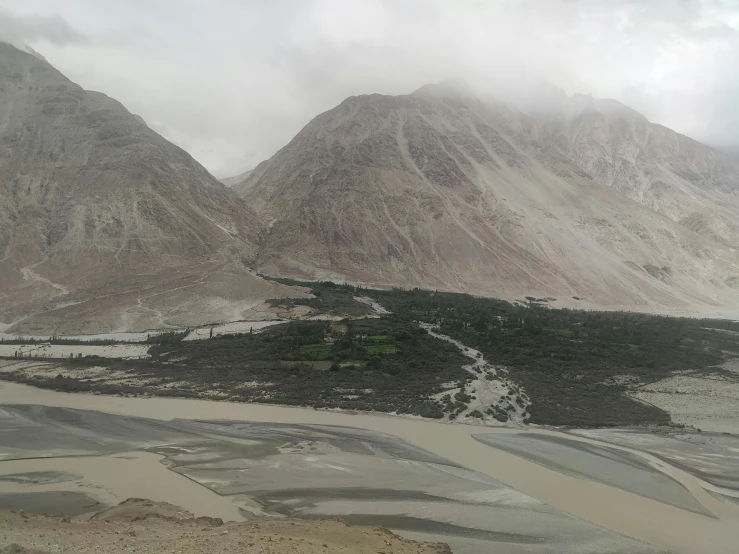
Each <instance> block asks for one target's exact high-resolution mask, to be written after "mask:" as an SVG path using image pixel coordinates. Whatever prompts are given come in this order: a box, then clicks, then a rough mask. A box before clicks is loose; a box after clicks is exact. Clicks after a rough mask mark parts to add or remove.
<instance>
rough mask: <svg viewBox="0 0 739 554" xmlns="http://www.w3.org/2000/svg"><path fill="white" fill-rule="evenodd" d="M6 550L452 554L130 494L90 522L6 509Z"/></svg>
mask: <svg viewBox="0 0 739 554" xmlns="http://www.w3.org/2000/svg"><path fill="white" fill-rule="evenodd" d="M0 547H1V548H0V553H2V554H45V553H49V554H56V553H58V552H75V553H84V552H95V553H98V554H109V553H110V554H113V553H118V552H126V553H130V552H138V553H141V554H148V553H151V554H154V553H169V552H171V553H181V554H191V553H192V554H195V553H197V554H202V553H203V552H208V553H211V554H216V553H220V552H223V553H226V552H228V553H234V552H244V553H249V554H251V553H254V554H257V553H260V554H283V553H291V554H294V553H301V554H302V553H305V554H314V553H319V552H320V553H331V552H337V553H338V552H342V553H350V554H377V553H384V554H451V552H452V551H451V550H450V549H449V547H448V546H447V545H445V544H440V543H436V544H433V543H421V542H415V541H411V540H407V539H403V538H401V537H399V536H398V535H395V534H394V533H391V532H390V531H388V530H387V529H383V528H381V527H361V526H355V525H350V524H348V523H346V522H344V521H342V520H340V519H329V520H315V521H297V520H259V521H248V522H242V523H225V524H224V523H222V522H221V520H220V519H217V518H208V517H205V518H204V517H200V518H195V517H193V515H192V514H191V513H190V512H187V511H185V510H183V509H181V508H179V507H177V506H173V505H172V504H167V503H161V502H152V501H150V500H143V499H128V500H125V501H124V502H121V503H120V504H119V505H118V506H115V507H113V508H109V509H107V510H103V511H102V512H99V513H97V514H95V515H94V516H93V517H92V518H91V519H90V520H88V521H79V520H70V519H69V518H57V517H46V516H30V515H27V514H25V513H23V512H9V511H4V512H0Z"/></svg>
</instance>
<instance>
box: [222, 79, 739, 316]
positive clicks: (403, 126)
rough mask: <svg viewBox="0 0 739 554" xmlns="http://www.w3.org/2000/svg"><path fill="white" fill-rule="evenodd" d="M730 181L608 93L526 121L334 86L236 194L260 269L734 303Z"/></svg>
mask: <svg viewBox="0 0 739 554" xmlns="http://www.w3.org/2000/svg"><path fill="white" fill-rule="evenodd" d="M580 104H584V105H582V106H581V105H580ZM555 108H556V109H555ZM738 181H739V165H737V164H736V163H733V162H731V161H730V160H729V158H728V157H726V156H724V155H722V154H720V153H718V152H716V151H714V150H711V149H710V148H708V147H705V146H703V145H701V144H698V143H696V142H695V141H692V140H690V139H688V138H686V137H683V136H681V135H678V134H677V133H674V132H672V131H670V130H669V129H666V128H664V127H661V126H658V125H653V124H651V123H649V122H648V121H647V120H646V119H645V118H643V117H642V116H640V115H639V114H637V113H635V112H633V111H632V110H629V109H628V108H626V107H624V106H622V105H620V104H618V103H616V102H613V101H588V102H582V99H567V100H566V102H563V105H561V106H554V107H551V108H550V109H548V110H547V111H546V113H545V114H536V115H534V116H527V115H524V114H523V113H521V112H519V111H518V110H515V109H512V108H509V107H507V106H505V105H503V104H499V103H496V102H488V101H485V102H483V101H481V100H479V99H477V98H476V97H474V96H473V95H472V94H471V93H469V92H467V91H466V90H465V89H464V88H460V87H458V86H456V85H453V84H448V83H445V84H441V85H428V86H425V87H423V88H421V89H419V90H418V91H416V92H414V93H413V94H410V95H406V96H395V97H392V96H382V95H368V96H359V97H351V98H348V99H347V100H345V101H344V102H342V103H341V104H340V105H339V106H337V107H336V108H334V109H332V110H330V111H328V112H326V113H323V114H321V115H319V116H318V117H316V118H315V119H314V120H313V121H311V122H310V123H309V124H308V125H307V126H306V127H305V128H304V129H303V130H302V131H301V132H300V133H299V134H298V135H297V136H296V137H295V138H294V139H293V140H292V141H291V142H290V143H289V144H288V145H287V146H285V147H284V148H283V149H282V150H280V151H279V152H278V153H277V154H275V156H273V157H272V158H271V159H270V160H268V161H266V162H263V163H262V164H260V165H259V166H257V167H256V168H255V169H254V171H253V172H252V173H251V174H250V175H249V177H248V178H247V179H246V180H244V181H243V182H242V183H240V184H239V185H236V186H235V190H237V192H239V194H241V195H242V197H243V198H245V199H246V200H247V203H249V205H251V206H252V207H254V208H255V209H256V210H257V211H258V212H259V213H260V214H264V217H265V219H267V220H268V222H269V224H270V227H269V232H268V234H267V236H266V238H265V239H264V241H263V242H262V243H261V246H260V250H259V255H258V258H257V260H258V265H259V267H260V268H261V269H263V270H265V271H266V272H268V273H273V274H281V275H298V276H311V277H313V276H315V277H332V278H343V279H347V280H351V281H357V282H363V283H371V284H378V285H390V284H393V285H404V286H423V287H431V288H440V289H446V290H459V291H466V292H472V293H478V294H484V295H492V296H499V297H508V298H521V297H522V296H524V295H531V296H537V297H557V298H559V299H560V301H562V300H568V301H569V303H570V304H575V305H583V306H585V305H598V306H609V307H617V306H620V307H640V308H643V309H647V308H649V309H659V308H666V307H670V308H676V307H683V308H686V309H694V308H695V307H697V306H701V307H703V308H706V307H708V306H710V307H713V308H714V309H715V308H717V307H722V308H723V307H726V306H737V305H739V254H737V250H736V248H737V246H739V241H738V240H737V234H736V223H735V222H736V221H739V203H738V201H737V198H738V196H737V194H738V193H737V182H738Z"/></svg>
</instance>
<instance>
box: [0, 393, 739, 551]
mask: <svg viewBox="0 0 739 554" xmlns="http://www.w3.org/2000/svg"><path fill="white" fill-rule="evenodd" d="M0 404H5V405H10V404H37V405H45V406H56V407H66V408H76V409H84V410H97V411H101V412H106V413H112V414H120V415H129V416H139V417H148V418H152V419H160V420H171V419H176V418H186V419H202V420H207V419H210V420H242V421H254V422H272V423H293V424H294V423H298V424H314V425H333V426H344V427H354V428H360V429H367V430H370V431H374V432H379V433H386V434H390V435H395V436H397V437H399V438H401V439H403V440H405V441H407V442H409V443H411V444H413V445H415V446H417V447H420V448H423V449H425V450H427V451H429V452H431V453H433V454H436V455H438V456H441V457H443V458H446V459H447V460H450V461H452V462H455V463H457V464H460V465H462V466H464V467H467V468H469V469H472V470H475V471H479V472H481V473H484V474H486V475H489V476H491V477H493V478H494V479H497V480H499V481H502V482H503V483H506V484H508V485H510V486H511V487H513V488H515V489H517V490H519V491H521V492H523V493H525V494H528V495H530V496H532V497H534V498H536V499H538V500H540V501H542V502H545V503H547V504H550V505H551V506H554V507H555V508H558V509H560V510H562V511H563V512H566V513H569V514H571V515H574V516H576V517H578V518H580V519H582V520H585V521H589V522H591V523H594V524H596V525H599V526H601V527H604V528H606V529H610V530H612V531H615V532H618V533H620V534H622V535H625V536H627V537H631V538H634V539H637V540H641V541H645V542H648V543H651V544H654V545H657V546H660V547H662V548H665V549H667V550H669V551H672V552H679V553H691V554H692V553H706V552H710V553H713V554H723V553H726V554H729V553H735V552H737V545H739V505H735V504H732V503H727V502H724V501H722V500H721V499H719V498H717V497H715V496H713V495H711V494H709V493H708V492H707V491H706V490H705V488H704V486H705V485H706V484H705V483H704V482H703V481H701V480H700V479H699V478H697V477H695V476H692V475H690V474H688V473H686V472H685V471H682V470H680V469H678V468H675V467H673V466H670V465H669V464H667V463H666V462H664V461H661V460H659V459H657V458H655V457H653V456H651V455H648V454H645V453H642V452H639V451H637V450H634V449H631V448H626V447H617V446H614V445H613V444H608V445H607V446H609V447H610V448H619V449H620V450H622V451H624V452H629V453H631V454H635V455H638V456H641V457H642V458H643V459H644V460H645V461H646V462H648V463H649V464H650V465H651V466H652V467H653V468H654V469H656V470H658V471H660V472H661V473H663V474H664V475H666V476H668V477H670V478H671V479H673V480H675V481H677V482H678V483H680V484H682V486H683V487H685V488H686V489H687V490H688V491H689V492H690V493H691V494H692V495H693V497H694V498H695V499H696V500H697V501H698V502H700V504H701V505H703V507H704V508H705V509H706V510H707V511H708V512H709V513H711V514H713V516H714V517H710V516H708V515H701V514H698V513H695V512H691V511H687V510H683V509H680V508H678V507H675V506H670V505H667V504H664V503H661V502H658V501H656V500H652V499H649V498H645V497H643V496H639V495H636V494H633V493H630V492H627V491H625V490H622V489H620V488H617V487H614V486H608V485H606V484H603V483H599V482H596V481H591V480H585V479H581V478H577V477H573V476H571V475H566V474H564V473H560V472H558V471H555V470H553V469H548V468H547V467H544V466H542V465H539V464H537V463H534V462H532V461H528V460H526V459H524V458H522V457H518V456H516V455H513V454H511V453H507V452H504V451H502V450H499V449H497V448H494V447H492V446H489V445H486V444H483V443H481V442H479V441H477V440H475V438H474V435H479V434H483V433H485V434H488V433H528V432H529V431H526V430H519V429H507V428H490V427H478V426H470V425H461V424H442V423H436V422H432V421H427V420H420V419H412V418H401V417H393V416H387V415H374V414H347V413H340V412H332V411H317V410H310V409H301V408H289V407H281V406H268V405H254V404H236V403H228V402H213V401H206V400H186V399H166V398H120V397H108V396H102V395H87V394H68V393H59V392H54V391H48V390H41V389H35V388H33V387H28V386H24V385H18V384H14V383H0ZM535 432H536V433H538V434H542V433H543V434H548V435H551V436H556V437H560V438H567V439H568V440H573V436H572V435H564V434H562V433H558V432H555V431H546V430H542V429H537V430H536V431H535ZM576 440H581V441H582V442H586V443H590V444H597V445H601V446H606V443H602V442H600V441H597V440H594V439H592V438H585V437H583V438H577V439H576ZM3 463H5V462H3ZM37 469H41V468H37ZM44 469H46V468H44ZM193 494H199V493H195V492H194V490H193ZM184 496H187V495H186V494H185V495H184ZM185 500H187V499H186V498H185ZM170 501H172V500H170ZM172 502H173V503H179V504H183V503H184V504H191V502H187V501H186V502H177V501H176V500H174V501H172Z"/></svg>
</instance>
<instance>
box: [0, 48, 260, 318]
mask: <svg viewBox="0 0 739 554" xmlns="http://www.w3.org/2000/svg"><path fill="white" fill-rule="evenodd" d="M260 232H261V226H260V224H259V223H258V222H257V218H256V217H255V215H254V214H253V212H251V210H250V209H249V208H248V207H247V206H246V204H245V203H244V202H243V201H242V200H241V199H239V198H237V197H236V195H234V194H232V193H231V191H229V190H228V189H227V188H226V187H224V186H223V185H222V184H221V183H219V182H218V181H217V180H216V179H215V178H214V177H212V176H211V175H210V174H209V173H208V172H207V171H206V170H205V169H204V168H203V167H202V166H201V165H199V164H198V163H197V162H195V161H194V160H193V159H192V157H191V156H190V155H189V154H187V153H186V152H184V151H183V150H181V149H180V148H178V147H176V146H174V145H173V144H171V143H169V142H168V141H166V140H165V139H164V138H162V137H161V136H159V135H158V134H156V133H155V132H154V131H152V130H151V129H149V128H148V127H147V126H146V124H145V123H144V122H143V120H142V119H141V118H140V117H138V116H135V115H132V114H130V113H129V112H128V111H127V110H126V109H125V108H124V107H123V106H122V105H121V104H120V103H118V102H117V101H115V100H113V99H111V98H109V97H107V96H105V95H103V94H101V93H96V92H90V91H85V90H83V89H82V88H80V87H79V86H78V85H76V84H74V83H72V82H71V81H69V80H68V79H67V78H66V77H64V76H63V75H62V74H61V73H59V72H58V71H56V70H55V69H54V68H53V67H52V66H51V65H49V64H48V63H47V62H46V61H45V60H43V58H40V57H37V56H34V55H31V54H29V53H26V52H22V51H20V50H17V49H16V48H14V47H12V46H10V45H7V44H0V322H2V323H5V324H7V323H11V322H14V321H17V320H19V319H21V318H23V317H25V316H27V315H28V314H32V313H38V312H44V311H46V312H48V311H49V310H54V309H57V310H60V309H64V306H67V308H66V311H62V312H61V313H60V314H59V315H58V317H52V320H54V321H55V323H53V326H52V330H58V329H57V327H56V325H59V324H60V323H63V322H64V321H65V320H67V319H69V318H70V316H71V315H72V312H74V313H75V314H76V316H77V319H80V318H82V319H85V318H92V317H96V316H98V315H100V314H101V313H106V316H107V317H109V318H110V320H109V322H108V324H106V325H108V326H109V327H112V328H117V327H119V326H122V327H128V328H131V327H132V328H141V327H143V328H146V327H148V326H161V325H162V324H166V323H168V318H169V315H168V314H171V313H172V311H173V310H175V311H176V310H177V306H181V305H182V304H181V303H179V304H178V303H176V302H171V305H169V306H168V308H167V309H163V311H162V310H160V309H159V308H157V307H156V306H155V305H154V304H155V303H156V301H161V302H160V303H165V304H166V302H164V300H165V299H167V298H168V296H167V295H168V294H169V292H168V291H171V290H173V289H176V288H181V287H183V286H188V287H196V288H197V287H201V288H202V287H204V286H206V284H207V283H209V282H212V279H211V278H209V277H208V275H210V274H212V273H213V271H214V268H220V270H221V272H222V273H221V274H222V275H228V276H230V277H227V278H226V277H224V279H226V280H227V281H228V282H229V286H228V287H224V288H230V289H232V290H235V289H239V290H242V291H243V289H246V290H248V289H249V288H250V287H249V282H250V281H255V282H256V281H257V279H256V278H254V277H252V276H251V275H249V274H248V273H247V272H246V271H245V269H244V268H243V267H242V266H241V264H240V263H234V262H233V260H241V259H244V258H247V259H248V258H250V257H251V256H253V255H254V254H255V252H256V246H255V245H256V243H257V240H258V237H259V234H260ZM211 276H212V275H211ZM207 277H208V278H207ZM219 278H220V277H219ZM196 285H197V286H196ZM255 286H256V285H255ZM259 286H261V285H259ZM152 287H154V288H152ZM148 288H151V290H152V293H153V292H154V291H156V294H155V295H153V296H156V298H155V299H153V300H151V301H148V302H147V301H146V300H143V299H142V298H143V295H142V294H138V295H136V294H135V291H141V290H146V289H148ZM257 288H258V286H257ZM193 290H194V289H193ZM124 292H125V293H126V294H129V295H132V296H130V297H126V296H125V294H122V293H124ZM206 296H207V295H206ZM211 296H212V295H211ZM226 296H228V294H226ZM126 298H127V300H126ZM93 299H94V301H95V302H96V304H95V306H96V308H95V309H90V304H89V302H90V301H91V300H93ZM103 299H107V300H108V301H109V302H108V303H107V304H106V302H103ZM170 300H171V298H170ZM110 302H113V303H114V304H116V308H115V309H111V310H108V311H106V309H105V306H108V307H110ZM129 304H133V305H132V306H131V305H129ZM70 305H75V306H76V307H75V308H71V307H69V306H70ZM85 309H88V311H87V312H85V311H84V310H85ZM205 312H206V313H208V315H213V314H212V310H205ZM46 317H47V319H48V317H49V316H48V314H47V316H46ZM169 319H171V318H169ZM180 319H182V318H180ZM176 321H177V318H176V317H175V318H174V320H172V322H173V323H176ZM21 326H24V329H25V330H39V331H43V330H44V329H42V328H44V327H45V326H44V325H41V327H42V328H38V329H36V328H35V327H34V324H33V319H31V320H25V321H24V322H23V323H22V324H21Z"/></svg>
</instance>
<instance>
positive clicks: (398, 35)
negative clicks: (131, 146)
mask: <svg viewBox="0 0 739 554" xmlns="http://www.w3.org/2000/svg"><path fill="white" fill-rule="evenodd" d="M0 39H4V40H7V41H9V42H12V43H14V44H19V43H26V44H28V45H30V46H31V47H32V48H34V49H35V50H37V51H39V52H40V53H41V54H43V55H44V56H45V57H46V59H48V60H49V62H51V63H52V64H53V65H54V66H56V67H57V69H59V70H60V71H62V72H63V73H64V74H66V75H67V76H68V77H69V78H70V79H72V80H73V81H75V82H77V83H79V84H80V85H82V86H83V87H85V88H87V89H92V90H98V91H101V92H104V93H106V94H108V95H110V96H112V97H114V98H116V99H117V100H120V101H121V102H122V103H123V104H124V105H125V106H126V107H127V108H128V109H129V110H130V111H132V112H134V113H137V114H139V115H141V116H142V117H143V118H144V119H145V120H146V121H147V123H148V124H149V125H150V126H151V127H152V128H153V129H155V130H156V131H158V132H160V133H161V134H162V135H164V136H165V137H166V138H168V139H170V140H171V141H173V142H175V143H177V144H178V145H180V146H182V147H183V148H185V149H186V150H187V151H189V152H190V153H191V154H192V155H193V156H194V157H195V158H197V159H198V160H199V161H200V162H201V163H203V164H204V165H205V166H206V167H207V168H208V169H209V170H211V172H213V173H214V174H215V175H216V176H219V177H224V176H229V175H232V174H235V173H240V172H241V171H243V170H245V169H247V168H251V167H253V166H254V165H256V164H257V163H258V162H260V161H261V160H263V159H265V158H267V157H269V156H271V155H272V154H273V153H274V152H275V151H276V150H277V149H279V148H280V147H282V146H283V145H284V144H286V143H287V142H288V141H289V140H290V139H291V138H292V137H293V136H294V135H295V134H296V133H297V132H298V131H299V130H300V129H301V128H302V127H303V125H305V124H306V123H307V122H308V121H310V119H312V118H313V117H314V116H316V115H317V114H318V113H320V112H322V111H325V110H327V109H330V108H332V107H333V106H335V105H336V104H338V103H339V102H341V101H342V100H343V99H344V98H346V97H347V96H351V95H356V94H365V93H371V92H380V93H387V94H403V93H408V92H411V91H412V90H414V89H416V88H418V87H419V86H421V85H423V84H425V83H428V82H437V81H441V80H444V79H446V78H449V77H462V78H465V79H466V80H468V81H469V82H470V83H471V84H472V85H473V86H476V87H478V88H481V89H488V90H491V91H495V90H502V89H504V88H505V89H510V88H513V89H514V90H515V87H517V86H520V85H519V83H522V82H529V81H531V82H533V81H537V80H544V81H549V82H552V83H554V84H556V85H558V86H561V87H563V88H564V89H565V90H567V91H568V92H582V93H592V94H593V95H595V96H601V97H613V98H616V99H619V100H621V101H623V102H625V103H627V104H629V105H631V106H632V107H634V108H636V109H638V110H639V111H641V112H642V113H644V114H645V115H646V116H647V117H649V118H650V119H651V120H653V121H657V122H659V123H663V124H665V125H667V126H669V127H672V128H673V129H675V130H678V131H680V132H683V133H685V134H688V135H690V136H693V137H695V138H697V139H699V140H703V141H704V142H709V143H712V144H714V145H729V146H733V147H739V0H581V1H577V0H519V1H514V0H264V1H257V0H64V1H63V2H62V1H59V0H0ZM511 83H516V85H515V86H514V87H511Z"/></svg>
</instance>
